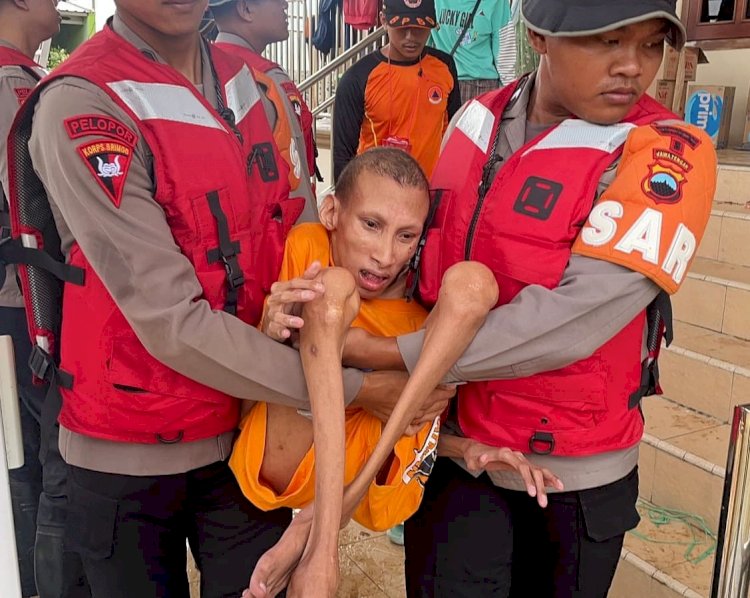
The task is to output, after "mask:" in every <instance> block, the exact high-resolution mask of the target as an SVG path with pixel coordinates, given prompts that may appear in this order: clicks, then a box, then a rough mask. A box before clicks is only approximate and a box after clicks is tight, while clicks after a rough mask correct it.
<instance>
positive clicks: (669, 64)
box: [662, 46, 708, 81]
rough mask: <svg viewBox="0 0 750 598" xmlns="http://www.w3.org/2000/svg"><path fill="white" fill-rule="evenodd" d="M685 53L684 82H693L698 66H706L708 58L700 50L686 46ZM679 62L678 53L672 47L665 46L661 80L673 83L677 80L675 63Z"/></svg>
mask: <svg viewBox="0 0 750 598" xmlns="http://www.w3.org/2000/svg"><path fill="white" fill-rule="evenodd" d="M683 51H684V52H685V81H695V77H696V74H697V71H698V65H699V64H707V63H708V58H706V54H705V53H704V52H703V50H701V49H700V48H695V47H692V46H687V47H686V48H685V49H684V50H683ZM679 60H680V53H679V52H678V51H677V50H675V49H674V48H673V47H672V46H666V51H665V52H664V73H663V74H662V79H666V80H668V81H674V80H675V79H677V63H678V62H679Z"/></svg>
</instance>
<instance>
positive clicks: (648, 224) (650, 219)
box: [615, 208, 662, 264]
mask: <svg viewBox="0 0 750 598" xmlns="http://www.w3.org/2000/svg"><path fill="white" fill-rule="evenodd" d="M661 221H662V215H661V212H658V211H656V210H652V209H651V208H646V209H645V210H644V211H643V213H642V214H641V215H640V216H638V220H636V221H635V222H634V223H633V226H631V227H630V229H629V230H628V232H626V233H625V234H624V235H623V237H622V239H620V240H619V242H618V243H617V245H615V249H617V250H618V251H622V252H623V253H627V254H631V253H633V252H634V251H638V252H640V254H641V255H642V256H643V259H644V261H647V262H649V263H651V264H658V263H659V244H660V243H661Z"/></svg>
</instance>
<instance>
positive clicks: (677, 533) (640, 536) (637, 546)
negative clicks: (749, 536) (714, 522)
mask: <svg viewBox="0 0 750 598" xmlns="http://www.w3.org/2000/svg"><path fill="white" fill-rule="evenodd" d="M638 510H639V512H640V513H641V523H640V524H639V525H638V527H637V528H636V529H635V530H634V532H635V533H632V532H631V533H628V534H626V536H625V545H624V547H623V550H622V554H621V556H620V564H619V566H618V567H617V573H616V574H615V579H614V581H613V584H612V588H611V590H610V592H609V598H632V597H633V596H643V597H644V598H678V597H684V598H705V597H706V596H708V594H709V588H710V584H711V573H712V568H713V559H714V556H713V554H710V555H706V554H705V553H706V552H707V551H709V550H711V548H712V547H713V546H714V542H713V539H712V538H710V537H707V536H706V535H705V534H704V533H703V532H701V531H700V530H698V529H696V528H693V527H691V526H690V525H688V524H686V523H685V522H683V521H680V520H677V519H671V518H670V519H668V520H667V521H668V522H667V523H664V524H661V525H657V524H655V523H654V522H653V521H651V519H650V518H649V516H648V513H649V508H648V505H646V504H643V503H641V504H639V506H638ZM692 543H696V544H695V546H694V548H693V550H692V551H690V553H689V554H688V548H689V546H690V544H692Z"/></svg>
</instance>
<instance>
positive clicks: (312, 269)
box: [302, 260, 323, 293]
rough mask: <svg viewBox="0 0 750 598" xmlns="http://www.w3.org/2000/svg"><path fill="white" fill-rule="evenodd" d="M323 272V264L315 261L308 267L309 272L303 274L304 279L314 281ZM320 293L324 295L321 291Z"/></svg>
mask: <svg viewBox="0 0 750 598" xmlns="http://www.w3.org/2000/svg"><path fill="white" fill-rule="evenodd" d="M321 270H323V266H322V265H321V263H320V262H319V261H318V260H315V261H314V262H313V263H312V264H310V265H309V266H308V267H307V270H305V271H304V272H303V273H302V278H305V279H307V280H312V279H314V278H315V277H316V276H317V275H318V274H320V272H321ZM321 286H322V285H321ZM320 292H321V293H322V292H323V291H322V290H321V291H320Z"/></svg>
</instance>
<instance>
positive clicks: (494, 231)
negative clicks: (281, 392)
mask: <svg viewBox="0 0 750 598" xmlns="http://www.w3.org/2000/svg"><path fill="white" fill-rule="evenodd" d="M521 10H522V14H523V16H524V19H525V21H526V23H527V25H528V28H529V30H530V34H529V38H530V42H531V44H532V46H533V47H534V49H535V50H536V51H537V52H538V53H539V54H540V55H541V63H540V66H539V69H538V70H537V71H536V72H535V73H532V74H531V75H529V76H526V77H524V78H522V79H521V80H519V81H517V82H516V83H514V84H511V85H509V86H507V87H506V88H504V89H503V90H500V91H497V92H491V93H488V94H485V95H483V96H480V97H479V98H478V99H477V100H476V101H472V102H469V103H468V104H465V105H464V106H463V108H462V110H461V112H460V113H458V114H457V115H456V116H455V117H454V118H453V120H452V123H451V125H450V127H449V128H448V131H447V133H446V137H445V139H444V148H443V150H442V153H441V157H440V159H439V161H438V164H437V166H436V168H435V171H434V174H433V177H432V180H431V188H432V199H433V209H434V211H435V213H434V217H433V218H432V221H431V223H430V225H429V226H428V228H427V231H426V244H425V246H424V248H423V250H422V251H421V263H420V266H419V273H420V278H419V284H418V286H419V290H420V293H421V297H422V299H423V300H424V301H425V302H426V303H427V304H430V303H432V302H434V301H435V299H436V297H437V291H438V287H439V284H440V280H441V277H442V275H443V273H444V272H445V271H446V270H447V269H448V268H449V267H450V266H451V265H453V264H455V263H457V262H459V261H462V260H476V261H480V262H483V263H484V264H485V265H487V266H488V267H489V268H490V269H491V270H492V271H493V272H494V274H495V277H496V279H497V283H498V287H499V293H500V294H499V301H498V304H497V307H496V308H495V309H494V310H492V311H491V312H490V313H489V315H488V318H487V320H486V322H485V324H484V326H483V327H482V328H481V329H480V330H479V332H478V333H477V335H476V337H475V338H474V341H473V342H472V343H471V345H470V346H469V348H468V349H467V351H466V352H465V353H464V355H463V356H462V357H461V358H460V359H459V360H458V362H457V363H456V364H455V366H454V367H453V368H452V369H451V371H450V372H449V375H448V378H447V379H445V380H444V381H445V382H453V383H460V382H466V383H467V384H464V385H462V386H461V387H459V396H458V400H457V402H456V403H455V405H454V406H455V409H454V410H453V411H452V413H451V415H450V417H449V418H448V422H447V424H446V425H447V426H448V427H449V428H450V429H451V430H452V431H453V432H454V433H457V434H463V435H465V436H467V437H469V438H471V439H474V440H477V441H479V442H482V443H484V444H488V445H494V446H507V447H510V448H511V449H512V450H517V451H522V452H524V453H526V454H527V456H528V458H529V460H530V461H532V462H533V463H535V464H536V465H538V466H543V467H547V468H548V469H550V470H551V471H554V472H555V473H556V474H557V475H558V476H559V477H560V479H561V480H562V482H563V484H564V488H565V490H564V491H563V492H560V493H557V494H555V493H554V492H552V493H550V495H549V505H548V506H547V507H546V508H545V509H541V508H539V506H538V505H537V504H536V501H535V500H534V499H532V498H530V497H528V496H527V495H526V493H525V489H524V488H523V487H522V486H520V485H519V484H518V482H517V480H514V479H512V477H511V476H510V475H508V474H507V473H504V472H490V473H485V474H483V475H480V476H479V477H474V476H472V475H470V474H469V473H467V472H466V471H465V470H464V468H462V463H461V461H460V460H458V459H456V460H451V459H448V458H439V459H438V460H437V464H436V466H435V469H434V471H433V473H432V476H431V477H430V479H429V481H428V482H427V487H426V491H425V497H424V500H423V503H422V506H421V508H420V510H419V511H418V512H417V514H416V515H415V516H414V517H412V518H411V519H410V520H409V521H408V522H407V524H406V578H407V593H408V595H409V596H410V597H413V598H416V597H428V596H429V597H432V596H451V597H452V598H460V597H463V596H467V597H469V596H470V597H472V598H473V597H475V596H489V595H492V596H513V597H519V598H520V597H523V598H528V597H530V596H534V597H537V596H538V597H542V596H544V597H555V598H565V597H574V596H575V597H576V598H595V597H603V596H606V594H607V591H608V588H609V586H610V584H611V581H612V578H613V575H614V572H615V569H616V566H617V562H618V558H619V555H620V549H621V547H622V543H623V537H624V534H625V532H626V531H627V530H629V529H632V528H633V527H635V526H636V524H637V523H638V513H637V511H636V508H635V503H636V499H637V496H638V470H637V463H638V442H639V441H640V439H641V436H642V434H643V417H642V414H641V411H640V409H639V408H638V407H639V402H640V399H641V398H642V397H643V396H645V395H647V394H653V393H654V392H659V389H658V383H657V381H656V379H655V378H656V374H657V370H656V368H655V359H656V356H657V354H658V349H659V345H660V342H661V334H660V333H661V332H662V331H663V330H666V334H665V336H666V339H667V341H669V340H671V317H670V316H671V310H670V308H669V295H670V294H672V293H674V292H676V291H677V289H678V288H679V287H680V284H681V283H682V282H683V281H684V279H685V274H686V271H687V269H688V268H689V266H690V263H691V260H692V258H693V257H694V255H695V251H696V249H697V246H698V243H699V242H700V239H701V237H702V235H703V232H704V229H705V227H706V223H707V221H708V217H709V213H710V209H711V202H712V199H713V193H714V190H715V184H716V181H715V177H716V155H715V151H714V149H713V147H712V144H711V141H710V140H709V139H708V137H706V135H705V134H704V133H703V132H702V131H701V130H699V129H697V128H695V127H691V126H688V125H686V124H685V123H683V122H682V121H679V120H678V119H677V117H676V116H675V115H674V114H673V113H671V112H670V111H668V110H667V109H665V108H664V107H663V106H661V105H660V104H658V103H657V102H655V101H654V100H653V99H651V98H650V97H648V96H647V95H645V94H644V92H645V90H646V89H647V88H648V86H649V85H650V83H651V81H652V80H653V78H654V76H655V75H656V73H657V71H658V69H659V65H660V64H661V60H662V54H663V50H664V43H665V42H667V43H669V44H671V45H672V46H674V47H676V48H681V47H682V45H683V44H684V41H685V31H684V28H683V26H682V24H681V23H680V21H679V19H678V18H677V16H676V14H675V1H674V0H649V1H643V2H637V3H636V2H630V1H626V0H622V1H616V2H613V1H612V0H600V1H593V0H587V1H585V2H584V1H583V0H523V4H522V9H521ZM415 286H416V284H415ZM647 333H648V334H647ZM423 340H424V333H415V334H412V335H408V336H403V337H399V339H398V341H397V343H396V342H394V341H393V340H388V339H385V340H384V339H372V342H371V343H370V344H371V347H370V349H369V351H370V354H371V355H373V354H375V353H376V352H377V353H382V356H383V357H386V356H387V355H391V356H393V357H394V362H393V364H392V367H395V366H397V365H399V364H401V362H403V363H404V364H406V365H407V367H408V368H409V369H410V370H411V369H412V368H413V367H414V364H415V362H416V359H417V357H418V355H419V352H420V348H421V346H422V343H423ZM396 344H397V346H398V349H399V350H400V354H399V353H398V352H395V355H394V348H395V347H394V346H395V345H396ZM359 350H360V351H364V349H362V347H360V348H359ZM443 454H444V452H443ZM511 572H512V575H511ZM511 580H512V591H511Z"/></svg>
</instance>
